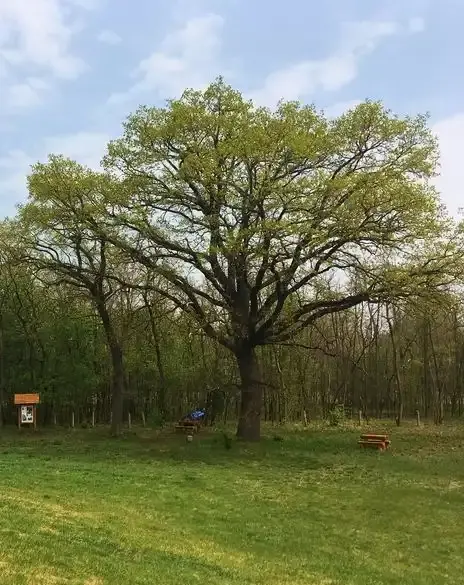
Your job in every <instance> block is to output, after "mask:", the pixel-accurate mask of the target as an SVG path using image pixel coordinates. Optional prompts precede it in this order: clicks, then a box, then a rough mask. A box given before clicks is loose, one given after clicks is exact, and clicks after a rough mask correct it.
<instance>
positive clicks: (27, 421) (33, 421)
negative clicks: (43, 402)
mask: <svg viewBox="0 0 464 585" xmlns="http://www.w3.org/2000/svg"><path fill="white" fill-rule="evenodd" d="M14 403H15V405H16V406H17V407H18V429H20V428H21V425H33V426H34V430H35V429H37V404H39V403H40V395H39V394H15V395H14Z"/></svg>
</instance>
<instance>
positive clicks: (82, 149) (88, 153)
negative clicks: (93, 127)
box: [42, 132, 110, 170]
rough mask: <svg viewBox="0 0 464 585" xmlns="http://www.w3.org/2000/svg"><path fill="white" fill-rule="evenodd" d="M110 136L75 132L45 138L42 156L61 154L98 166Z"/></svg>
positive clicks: (84, 163)
mask: <svg viewBox="0 0 464 585" xmlns="http://www.w3.org/2000/svg"><path fill="white" fill-rule="evenodd" d="M109 140H110V136H109V135H108V134H106V133H104V132H77V133H76V134H64V135H61V136H50V137H48V138H46V139H45V141H44V147H43V149H42V151H43V154H42V158H45V156H47V155H48V154H49V153H54V154H62V155H63V156H66V157H69V158H72V159H75V160H77V162H79V163H81V164H83V165H86V166H88V167H90V168H92V169H95V170H98V169H99V168H100V161H101V159H102V157H103V155H104V153H105V149H106V145H107V144H108V142H109Z"/></svg>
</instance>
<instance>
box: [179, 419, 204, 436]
mask: <svg viewBox="0 0 464 585" xmlns="http://www.w3.org/2000/svg"><path fill="white" fill-rule="evenodd" d="M175 429H176V432H178V433H198V431H199V430H200V421H194V420H182V421H179V422H178V423H177V424H176V426H175Z"/></svg>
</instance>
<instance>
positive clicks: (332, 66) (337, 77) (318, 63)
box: [250, 21, 410, 107]
mask: <svg viewBox="0 0 464 585" xmlns="http://www.w3.org/2000/svg"><path fill="white" fill-rule="evenodd" d="M403 30H404V28H403V27H401V26H400V25H399V24H398V23H396V22H390V21H378V22H369V21H362V22H354V23H346V24H345V26H344V29H343V34H342V38H341V41H340V43H339V45H338V48H337V49H336V50H335V51H334V53H333V54H331V55H329V56H327V57H325V58H323V59H313V60H311V59H310V60H306V61H300V62H298V63H294V64H293V65H289V66H288V67H286V68H284V69H280V70H278V71H274V72H272V73H270V74H269V75H268V77H267V78H266V79H265V81H264V84H263V86H262V87H261V88H259V89H257V90H255V91H253V92H252V93H251V96H250V97H251V98H252V99H253V101H254V102H255V103H257V104H260V105H266V106H271V107H272V106H275V104H276V103H277V102H278V101H279V100H280V99H282V98H285V99H287V100H298V99H301V98H303V97H306V96H310V95H313V94H314V93H315V92H317V91H336V90H338V89H340V88H342V87H344V86H345V85H348V84H349V83H351V82H352V81H353V80H354V79H355V78H356V77H357V75H358V67H359V62H360V61H361V59H362V58H363V57H364V56H366V55H368V54H369V53H371V52H373V51H374V50H375V49H376V48H377V46H378V45H379V44H380V43H381V42H382V40H383V39H385V38H387V37H391V36H393V35H396V34H399V33H400V32H402V31H403ZM407 32H410V31H409V28H407Z"/></svg>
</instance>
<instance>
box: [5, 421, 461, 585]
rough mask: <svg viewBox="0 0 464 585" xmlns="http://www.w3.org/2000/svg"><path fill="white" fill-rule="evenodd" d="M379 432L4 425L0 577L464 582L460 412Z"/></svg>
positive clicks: (125, 582)
mask: <svg viewBox="0 0 464 585" xmlns="http://www.w3.org/2000/svg"><path fill="white" fill-rule="evenodd" d="M379 428H385V427H382V425H377V426H376V430H377V429H379ZM388 431H389V432H390V435H391V438H392V448H391V451H390V452H387V453H383V454H380V453H377V452H370V451H369V452H368V451H360V450H359V449H358V448H357V444H356V440H357V437H358V434H359V431H358V430H356V429H349V428H345V429H336V430H332V429H328V428H317V429H311V430H306V431H302V430H300V431H298V430H293V431H290V430H289V431H286V432H285V433H284V432H283V431H282V430H279V431H275V432H279V434H280V435H281V437H273V435H272V431H271V430H269V436H268V437H267V438H266V439H265V440H263V442H262V443H261V444H259V445H256V446H252V447H250V446H245V445H240V444H236V443H234V444H233V445H232V448H231V449H230V450H227V449H226V448H225V445H224V441H223V438H222V435H221V434H216V435H214V434H212V435H208V434H204V435H203V436H202V437H201V438H200V437H198V438H195V441H194V442H193V443H191V444H187V443H186V442H185V439H183V438H182V437H176V436H170V435H169V436H167V435H158V434H155V433H150V432H147V431H142V430H140V431H137V432H132V433H131V434H129V435H127V436H125V437H124V438H122V439H118V440H114V439H108V438H107V437H106V434H105V433H106V431H103V430H94V431H93V430H91V431H89V430H82V431H81V430H79V431H75V432H66V431H62V432H60V433H57V432H51V431H50V432H49V431H39V432H37V433H36V435H35V436H33V434H32V433H28V432H22V433H18V432H17V431H16V432H15V431H13V430H10V431H7V432H5V431H3V432H2V434H0V584H1V585H61V584H63V585H65V584H66V585H142V584H143V585H155V584H163V585H171V584H176V585H179V584H185V585H187V584H188V585H191V584H195V583H201V584H202V585H208V584H215V585H225V584H231V585H232V584H236V585H246V584H263V585H264V584H266V585H303V584H304V585H329V584H340V585H350V584H353V585H368V584H369V585H388V584H398V585H421V584H427V585H441V584H445V583H446V584H450V585H451V584H453V585H458V584H459V583H463V584H464V423H463V424H462V425H461V426H457V425H455V426H453V427H451V426H445V427H443V428H440V429H436V428H434V427H426V428H421V429H417V428H415V427H413V426H412V425H411V426H406V427H404V428H402V429H400V430H398V429H395V428H393V427H388ZM278 438H281V439H283V440H276V439H278Z"/></svg>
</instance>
